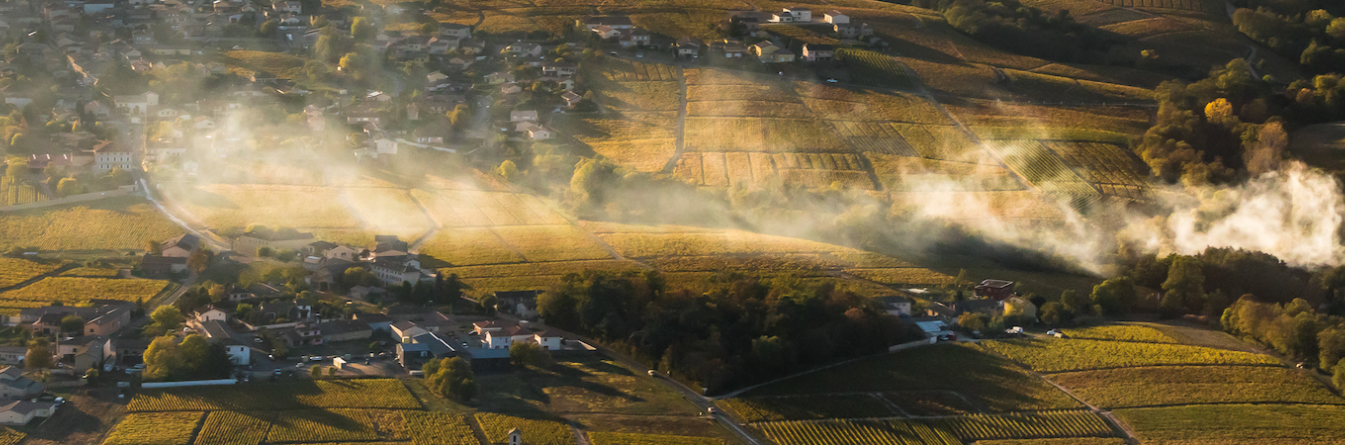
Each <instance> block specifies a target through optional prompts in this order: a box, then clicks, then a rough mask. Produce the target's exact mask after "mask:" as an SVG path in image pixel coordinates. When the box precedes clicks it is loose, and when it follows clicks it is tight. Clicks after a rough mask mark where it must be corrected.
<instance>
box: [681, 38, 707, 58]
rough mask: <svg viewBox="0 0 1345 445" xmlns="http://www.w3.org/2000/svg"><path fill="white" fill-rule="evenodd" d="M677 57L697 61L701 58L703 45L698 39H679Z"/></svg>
mask: <svg viewBox="0 0 1345 445" xmlns="http://www.w3.org/2000/svg"><path fill="white" fill-rule="evenodd" d="M675 46H676V47H677V57H684V58H690V59H695V58H697V57H699V56H700V51H701V44H700V42H697V41H696V39H693V38H690V37H683V38H681V39H677V43H676V44H675Z"/></svg>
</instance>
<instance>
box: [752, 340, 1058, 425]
mask: <svg viewBox="0 0 1345 445" xmlns="http://www.w3.org/2000/svg"><path fill="white" fill-rule="evenodd" d="M908 390H914V391H931V390H943V391H955V392H957V393H958V394H960V395H962V396H964V397H966V398H967V399H968V400H970V401H971V402H972V403H974V404H976V405H978V406H977V408H980V409H985V410H990V411H1023V410H1049V409H1066V408H1077V407H1079V404H1078V402H1076V401H1074V399H1071V398H1070V397H1069V396H1068V395H1066V394H1065V393H1063V392H1061V391H1060V390H1059V389H1056V388H1055V387H1053V386H1051V385H1050V384H1048V383H1046V382H1044V381H1041V380H1040V379H1038V378H1036V377H1033V376H1032V375H1031V374H1030V373H1028V372H1026V371H1023V370H1022V369H1019V368H1018V366H1017V365H1016V364H1014V363H1013V362H1010V361H1008V360H1005V359H1003V358H999V357H997V356H995V355H992V354H987V353H985V352H983V351H981V350H979V349H977V348H976V347H974V346H964V345H936V346H927V347H920V348H914V349H909V350H905V351H901V352H897V353H893V354H886V355H882V356H879V357H872V358H866V359H862V360H858V361H855V362H851V363H847V364H845V365H841V366H837V367H834V368H829V369H825V370H822V371H818V372H814V373H809V374H805V375H802V376H799V377H795V378H792V379H789V380H785V381H782V382H778V383H774V384H771V385H767V386H764V387H761V388H758V389H754V390H752V391H749V392H748V393H746V394H744V396H764V395H792V394H820V393H832V392H887V391H908Z"/></svg>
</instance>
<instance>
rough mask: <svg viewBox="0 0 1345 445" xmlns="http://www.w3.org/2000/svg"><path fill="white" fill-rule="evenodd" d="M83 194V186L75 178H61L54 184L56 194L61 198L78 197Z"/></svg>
mask: <svg viewBox="0 0 1345 445" xmlns="http://www.w3.org/2000/svg"><path fill="white" fill-rule="evenodd" d="M83 192H84V186H83V185H81V184H80V183H79V180H78V179H75V178H61V180H60V181H59V182H57V183H56V194H57V195H60V196H61V197H62V198H64V197H66V196H70V195H78V194H80V193H83Z"/></svg>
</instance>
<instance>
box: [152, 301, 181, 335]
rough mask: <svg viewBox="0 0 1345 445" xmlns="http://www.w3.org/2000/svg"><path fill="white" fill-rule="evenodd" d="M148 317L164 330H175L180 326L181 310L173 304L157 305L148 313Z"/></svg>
mask: <svg viewBox="0 0 1345 445" xmlns="http://www.w3.org/2000/svg"><path fill="white" fill-rule="evenodd" d="M149 318H150V319H151V320H154V324H155V325H157V326H158V327H159V328H160V329H163V330H164V331H165V332H166V331H174V330H177V328H179V327H181V326H182V321H183V318H182V311H179V310H177V308H175V307H173V306H159V308H158V309H155V310H154V312H153V313H151V314H150V316H149Z"/></svg>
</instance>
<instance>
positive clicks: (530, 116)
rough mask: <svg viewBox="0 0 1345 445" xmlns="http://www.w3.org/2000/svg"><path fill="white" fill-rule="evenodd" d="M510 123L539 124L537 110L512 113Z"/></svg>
mask: <svg viewBox="0 0 1345 445" xmlns="http://www.w3.org/2000/svg"><path fill="white" fill-rule="evenodd" d="M509 122H514V123H518V122H537V110H521V111H510V112H509Z"/></svg>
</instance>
